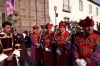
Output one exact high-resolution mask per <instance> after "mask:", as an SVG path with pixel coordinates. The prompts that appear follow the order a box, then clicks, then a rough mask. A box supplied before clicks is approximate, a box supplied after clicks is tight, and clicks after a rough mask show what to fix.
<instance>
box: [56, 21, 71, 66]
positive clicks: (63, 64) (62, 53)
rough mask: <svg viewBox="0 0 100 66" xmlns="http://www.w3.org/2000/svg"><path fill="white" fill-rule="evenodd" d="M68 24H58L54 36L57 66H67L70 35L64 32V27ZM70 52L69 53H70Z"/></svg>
mask: <svg viewBox="0 0 100 66" xmlns="http://www.w3.org/2000/svg"><path fill="white" fill-rule="evenodd" d="M67 25H68V24H67V23H66V22H64V21H61V22H60V23H59V32H58V33H57V34H56V36H55V40H56V43H55V44H56V47H57V48H56V59H57V66H69V61H68V57H69V49H70V46H71V43H70V37H71V35H70V33H69V32H68V31H66V26H67ZM70 52H71V51H70Z"/></svg>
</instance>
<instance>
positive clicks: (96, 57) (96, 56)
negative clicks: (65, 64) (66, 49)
mask: <svg viewBox="0 0 100 66" xmlns="http://www.w3.org/2000/svg"><path fill="white" fill-rule="evenodd" d="M84 59H85V61H86V63H87V64H90V63H98V64H100V42H99V44H98V45H97V46H95V49H94V53H93V54H91V55H90V56H89V57H86V58H84Z"/></svg>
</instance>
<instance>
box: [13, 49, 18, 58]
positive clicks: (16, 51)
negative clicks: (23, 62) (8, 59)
mask: <svg viewBox="0 0 100 66" xmlns="http://www.w3.org/2000/svg"><path fill="white" fill-rule="evenodd" d="M12 54H15V55H16V56H17V57H20V51H19V50H15V51H14V52H13V53H12Z"/></svg>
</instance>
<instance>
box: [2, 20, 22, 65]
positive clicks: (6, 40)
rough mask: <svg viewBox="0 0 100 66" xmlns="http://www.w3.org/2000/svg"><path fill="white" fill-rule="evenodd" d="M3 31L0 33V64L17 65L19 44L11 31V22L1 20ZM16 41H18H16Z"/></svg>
mask: <svg viewBox="0 0 100 66" xmlns="http://www.w3.org/2000/svg"><path fill="white" fill-rule="evenodd" d="M2 28H3V31H4V32H1V33H0V63H2V65H1V66H19V63H18V62H17V61H18V58H17V57H19V56H20V51H19V50H21V48H20V44H19V41H18V38H15V37H14V35H13V34H12V33H11V23H9V22H3V24H2ZM16 41H17V42H18V43H16Z"/></svg>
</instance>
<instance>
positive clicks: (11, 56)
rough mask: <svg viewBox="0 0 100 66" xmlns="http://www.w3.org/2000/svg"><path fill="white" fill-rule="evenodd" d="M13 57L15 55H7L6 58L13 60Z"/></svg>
mask: <svg viewBox="0 0 100 66" xmlns="http://www.w3.org/2000/svg"><path fill="white" fill-rule="evenodd" d="M13 57H14V55H10V56H8V57H7V59H6V60H7V61H11V60H12V58H13Z"/></svg>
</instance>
